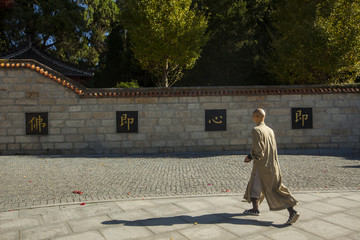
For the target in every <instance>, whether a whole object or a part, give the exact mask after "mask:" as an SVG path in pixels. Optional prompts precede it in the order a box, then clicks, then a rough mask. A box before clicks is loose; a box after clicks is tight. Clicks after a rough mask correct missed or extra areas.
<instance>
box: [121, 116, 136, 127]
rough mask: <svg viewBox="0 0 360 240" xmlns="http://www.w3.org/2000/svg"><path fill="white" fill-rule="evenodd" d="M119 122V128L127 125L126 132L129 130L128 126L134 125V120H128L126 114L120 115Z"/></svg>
mask: <svg viewBox="0 0 360 240" xmlns="http://www.w3.org/2000/svg"><path fill="white" fill-rule="evenodd" d="M120 120H121V122H120V126H121V127H122V126H124V125H127V129H128V131H129V130H130V125H131V124H133V123H134V118H128V115H127V114H123V115H121V119H120Z"/></svg>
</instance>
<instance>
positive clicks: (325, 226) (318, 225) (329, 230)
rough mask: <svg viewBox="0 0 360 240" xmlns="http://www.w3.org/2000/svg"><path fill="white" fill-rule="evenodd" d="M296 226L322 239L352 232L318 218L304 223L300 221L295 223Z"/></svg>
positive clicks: (335, 237) (334, 237)
mask: <svg viewBox="0 0 360 240" xmlns="http://www.w3.org/2000/svg"><path fill="white" fill-rule="evenodd" d="M296 228H300V229H302V230H304V231H307V232H309V233H312V234H314V235H316V236H319V237H321V238H324V239H337V238H341V237H343V236H348V235H350V234H352V233H354V232H353V231H351V230H349V229H347V228H343V227H340V226H337V225H335V224H332V223H329V222H326V221H322V220H320V219H314V220H310V221H307V222H304V223H302V222H300V223H299V224H297V225H296Z"/></svg>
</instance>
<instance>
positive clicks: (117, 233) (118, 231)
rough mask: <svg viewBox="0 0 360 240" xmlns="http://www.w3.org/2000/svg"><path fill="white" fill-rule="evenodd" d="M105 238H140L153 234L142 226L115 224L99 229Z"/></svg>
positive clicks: (120, 239)
mask: <svg viewBox="0 0 360 240" xmlns="http://www.w3.org/2000/svg"><path fill="white" fill-rule="evenodd" d="M100 232H101V234H102V235H103V236H104V237H105V239H106V240H122V239H142V238H145V237H150V236H154V234H153V233H152V232H151V231H150V230H148V229H147V228H146V227H143V226H117V227H111V228H106V229H101V230H100Z"/></svg>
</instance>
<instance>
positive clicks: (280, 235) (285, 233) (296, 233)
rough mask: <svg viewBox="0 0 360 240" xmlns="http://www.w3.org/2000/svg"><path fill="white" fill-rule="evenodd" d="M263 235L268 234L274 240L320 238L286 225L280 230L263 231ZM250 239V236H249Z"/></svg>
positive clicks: (319, 239) (310, 239)
mask: <svg viewBox="0 0 360 240" xmlns="http://www.w3.org/2000/svg"><path fill="white" fill-rule="evenodd" d="M264 235H265V236H268V237H269V238H271V239H274V240H289V239H291V240H307V239H308V240H321V239H322V238H321V237H318V236H316V235H313V234H311V233H308V232H305V231H302V230H300V229H296V228H292V227H288V228H286V229H281V230H278V229H276V230H273V231H269V232H266V233H264ZM251 239H252V238H251Z"/></svg>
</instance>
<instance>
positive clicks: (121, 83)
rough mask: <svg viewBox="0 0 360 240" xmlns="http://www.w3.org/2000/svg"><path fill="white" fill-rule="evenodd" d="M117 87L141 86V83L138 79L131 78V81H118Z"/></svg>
mask: <svg viewBox="0 0 360 240" xmlns="http://www.w3.org/2000/svg"><path fill="white" fill-rule="evenodd" d="M115 88H139V84H138V82H137V81H136V80H131V82H118V83H117V84H116V86H115Z"/></svg>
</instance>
